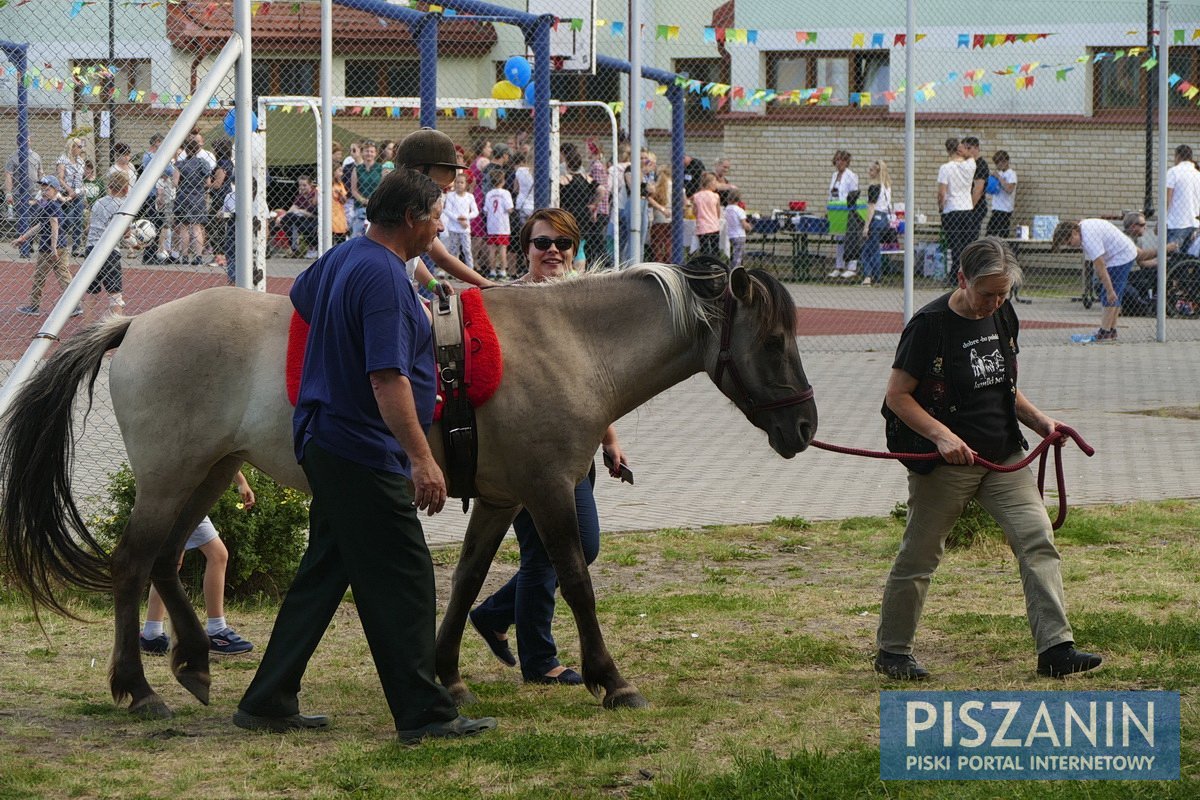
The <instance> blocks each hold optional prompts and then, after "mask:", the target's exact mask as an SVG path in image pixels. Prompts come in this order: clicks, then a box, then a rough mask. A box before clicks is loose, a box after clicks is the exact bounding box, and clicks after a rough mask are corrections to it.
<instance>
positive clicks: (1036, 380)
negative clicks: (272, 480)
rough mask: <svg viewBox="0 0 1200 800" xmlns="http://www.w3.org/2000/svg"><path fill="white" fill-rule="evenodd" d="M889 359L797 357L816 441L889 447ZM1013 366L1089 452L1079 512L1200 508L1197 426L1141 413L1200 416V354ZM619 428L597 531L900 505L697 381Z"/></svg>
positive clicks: (896, 477)
mask: <svg viewBox="0 0 1200 800" xmlns="http://www.w3.org/2000/svg"><path fill="white" fill-rule="evenodd" d="M802 346H803V342H802ZM891 356H892V353H891V352H890V351H878V352H860V353H826V352H822V353H813V354H810V355H807V356H805V358H804V363H805V369H806V371H807V373H808V376H809V380H810V381H812V383H813V385H814V387H815V389H816V399H817V406H818V409H819V413H820V423H819V430H818V432H817V438H818V439H820V440H822V441H826V442H830V443H834V444H841V445H846V446H850V447H859V448H871V449H882V448H883V447H884V438H883V419H882V417H881V416H880V415H879V408H880V404H881V401H882V398H883V388H884V385H885V383H886V381H887V375H888V371H889V368H890V366H891ZM1020 363H1021V376H1020V385H1021V387H1022V390H1023V391H1024V392H1025V394H1026V396H1028V397H1029V398H1030V400H1032V401H1033V402H1034V403H1035V404H1037V405H1038V406H1039V407H1040V408H1041V409H1042V410H1043V411H1045V412H1046V413H1048V414H1050V415H1051V416H1053V417H1055V418H1056V419H1059V420H1060V421H1062V422H1064V423H1066V424H1068V425H1071V426H1072V427H1073V428H1075V429H1076V430H1078V431H1079V432H1080V433H1081V434H1082V436H1083V437H1084V439H1086V440H1087V441H1088V442H1089V443H1090V444H1091V445H1092V446H1093V447H1095V448H1096V454H1095V456H1094V457H1092V458H1090V459H1089V458H1087V457H1085V456H1084V455H1083V453H1082V452H1080V451H1079V450H1078V449H1077V448H1075V447H1074V445H1070V446H1068V447H1067V448H1065V449H1064V456H1065V458H1064V465H1065V474H1066V481H1067V483H1066V485H1067V495H1068V499H1069V500H1070V503H1071V504H1072V505H1073V506H1074V505H1086V504H1095V503H1112V502H1126V501H1132V500H1159V499H1164V498H1171V497H1200V454H1198V453H1197V446H1198V445H1200V420H1188V419H1177V418H1169V417H1156V416H1146V415H1143V414H1139V413H1136V412H1139V411H1144V410H1147V409H1158V408H1163V407H1168V406H1191V407H1192V408H1193V409H1196V408H1197V407H1200V391H1198V390H1197V382H1198V380H1200V346H1197V345H1196V344H1194V343H1178V342H1176V343H1173V344H1166V345H1164V344H1157V343H1153V342H1141V343H1125V342H1122V343H1121V344H1117V345H1075V346H1054V347H1026V348H1025V350H1024V352H1023V353H1022V355H1021V359H1020ZM617 429H618V432H619V433H620V436H621V442H622V446H623V447H624V448H625V450H626V452H627V453H628V456H629V460H630V464H631V466H632V467H633V470H634V473H635V476H636V480H637V483H636V484H635V485H634V486H629V485H627V484H622V483H618V482H617V481H613V480H611V479H608V478H607V477H604V476H603V475H602V477H601V480H600V481H599V483H598V484H597V487H596V500H597V504H598V506H599V510H600V523H601V527H602V529H603V530H605V531H622V530H643V529H650V528H662V527H694V526H701V525H715V524H731V523H754V522H766V521H769V520H771V519H773V518H775V517H777V516H785V517H792V516H797V517H803V518H805V519H810V520H818V519H841V518H845V517H852V516H859V515H883V514H886V513H888V512H889V511H890V510H891V509H892V507H893V506H894V505H895V504H896V503H897V502H902V501H904V500H905V499H906V490H905V480H904V475H905V470H904V468H903V467H901V466H900V465H899V464H897V463H896V462H893V461H883V460H876V459H867V458H856V457H851V456H845V455H839V454H835V453H829V452H825V451H821V450H816V449H810V450H808V451H807V452H804V453H801V454H799V455H798V456H796V457H795V458H793V459H791V460H784V459H782V458H780V457H779V456H778V455H776V454H775V453H774V451H772V450H771V449H770V448H769V447H768V446H767V441H766V435H765V434H763V433H762V432H760V431H759V430H758V429H756V428H754V427H752V426H751V425H750V423H749V422H747V421H746V419H745V418H744V417H743V416H742V415H741V414H740V413H739V412H737V411H736V409H734V407H733V405H732V403H730V402H729V401H728V400H726V399H725V397H724V396H722V395H721V394H720V393H719V392H718V391H717V389H716V388H715V387H714V386H713V384H712V382H711V381H710V380H709V379H708V377H707V376H703V375H701V376H696V377H693V378H691V379H690V380H688V381H685V382H684V383H682V384H679V385H678V386H676V387H674V388H672V389H670V390H668V391H667V392H665V393H663V394H662V395H660V396H659V397H657V398H655V399H654V400H652V401H651V402H650V403H648V404H646V405H645V406H643V407H642V408H640V409H638V410H637V411H635V412H633V413H632V414H630V415H629V416H627V417H625V418H623V419H621V420H620V421H619V422H618V423H617ZM1053 504H1054V503H1053V502H1051V505H1053ZM447 508H448V509H449V510H447V511H444V512H443V513H442V514H440V515H438V516H437V517H434V518H432V519H429V520H428V521H427V522H426V532H427V535H428V537H429V539H430V541H431V542H437V543H446V542H453V541H458V540H460V539H461V537H462V533H463V531H464V530H465V526H466V518H465V517H464V516H463V515H462V514H461V513H460V511H459V509H460V506H458V505H455V506H453V508H452V509H451V507H450V506H447Z"/></svg>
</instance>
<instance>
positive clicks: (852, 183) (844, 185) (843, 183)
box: [829, 150, 858, 278]
mask: <svg viewBox="0 0 1200 800" xmlns="http://www.w3.org/2000/svg"><path fill="white" fill-rule="evenodd" d="M850 158H851V156H850V153H849V152H847V151H846V150H838V151H837V152H835V153H834V154H833V177H832V178H830V179H829V199H830V201H834V200H837V201H840V202H845V200H846V196H847V195H849V194H850V193H851V192H856V191H858V176H857V175H855V174H854V172H853V171H852V170H851V169H850ZM837 239H838V244H837V252H836V255H835V260H834V262H833V264H834V266H833V272H831V273H829V277H830V278H852V277H854V275H855V273H856V271H857V268H858V262H857V261H851V262H850V263H849V264H847V263H846V259H845V250H844V248H845V245H844V243H843V242H842V237H841V236H839V237H837Z"/></svg>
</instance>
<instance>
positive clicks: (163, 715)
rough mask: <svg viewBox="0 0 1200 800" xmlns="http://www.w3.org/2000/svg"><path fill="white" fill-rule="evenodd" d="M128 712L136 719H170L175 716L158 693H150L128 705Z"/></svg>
mask: <svg viewBox="0 0 1200 800" xmlns="http://www.w3.org/2000/svg"><path fill="white" fill-rule="evenodd" d="M129 713H130V714H131V715H132V716H135V717H137V718H138V719H170V718H171V717H173V716H175V715H174V714H172V713H171V709H170V708H169V707H168V706H167V704H166V703H164V702H163V701H162V698H160V697H159V696H158V695H151V696H150V697H147V698H144V699H142V700H139V701H137V702H136V703H133V704H132V705H130V706H129Z"/></svg>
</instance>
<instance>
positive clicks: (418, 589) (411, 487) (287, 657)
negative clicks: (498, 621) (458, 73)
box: [233, 169, 496, 743]
mask: <svg viewBox="0 0 1200 800" xmlns="http://www.w3.org/2000/svg"><path fill="white" fill-rule="evenodd" d="M441 214H442V192H441V189H440V188H439V187H438V186H437V185H436V184H434V182H433V181H432V180H430V179H429V178H428V177H426V176H425V175H422V174H420V173H418V172H414V171H411V170H407V169H397V170H395V171H393V172H391V173H389V174H388V175H387V176H386V177H385V178H384V179H383V181H382V182H381V183H380V185H379V187H378V188H377V189H376V190H375V191H374V192H373V193H372V194H371V197H370V200H369V201H368V203H367V219H368V220H369V221H370V223H371V225H370V229H369V230H368V231H367V234H366V236H364V237H359V238H355V239H351V240H349V241H347V242H344V243H343V244H340V245H338V246H337V247H335V248H333V249H332V250H330V251H328V252H327V253H325V255H324V256H322V257H321V258H320V259H318V260H317V261H316V263H314V264H313V265H312V266H311V267H309V268H308V269H307V270H305V271H304V272H302V273H301V274H300V276H299V277H298V278H297V279H296V282H295V284H294V285H293V287H292V291H291V298H292V304H293V305H294V306H295V307H296V311H297V312H298V313H299V314H300V316H301V317H303V318H304V320H305V321H306V322H307V323H309V325H310V330H309V334H308V343H307V346H306V348H305V354H304V373H303V376H302V377H301V380H300V395H299V399H298V400H297V403H296V410H295V413H294V415H293V433H294V441H295V446H296V458H297V460H299V462H300V465H301V466H302V467H303V469H304V474H305V475H306V476H307V478H308V482H309V486H310V487H311V488H312V496H313V499H312V506H311V508H310V510H309V540H308V550H307V551H306V552H305V554H304V558H303V559H302V560H301V562H300V568H299V570H298V571H297V572H296V577H295V579H294V581H293V582H292V586H291V588H290V589H289V590H288V593H287V597H286V598H285V599H284V602H283V605H282V607H281V608H280V609H279V616H278V617H277V618H276V620H275V628H274V631H273V632H272V634H271V641H270V643H269V644H268V645H267V650H266V652H265V653H264V654H263V660H262V663H261V665H260V666H259V668H258V673H257V674H256V675H255V676H254V680H253V681H252V682H251V683H250V687H249V688H248V689H247V690H246V694H245V696H244V697H243V698H242V701H241V703H239V705H238V711H237V713H236V714H234V717H233V721H234V724H236V725H238V726H239V727H242V728H249V729H267V730H275V731H286V730H291V729H297V728H324V727H327V726H328V724H329V720H328V718H327V717H324V716H307V715H303V714H301V713H300V712H299V699H298V697H297V695H298V693H299V691H300V680H301V678H302V677H303V675H304V670H305V668H306V666H307V665H308V660H309V658H311V656H312V654H313V651H314V650H315V649H316V647H317V644H318V643H319V642H320V640H321V637H322V636H323V635H324V633H325V629H326V628H327V627H328V625H329V621H330V619H332V617H333V614H334V612H335V611H336V610H337V608H338V605H339V604H340V603H341V600H342V597H343V596H344V595H345V592H346V589H347V587H349V588H350V589H352V590H353V591H354V600H355V605H356V607H357V609H358V613H359V617H360V619H361V620H362V626H363V632H364V633H365V634H366V637H367V642H368V644H369V645H370V648H371V655H372V657H373V658H374V660H375V668H376V671H377V672H378V673H379V679H380V682H381V683H382V684H383V691H384V695H385V696H386V698H387V702H388V706H389V708H390V709H391V712H392V717H393V718H394V720H395V723H396V730H397V733H398V736H399V739H400V741H401V742H403V743H412V742H416V741H419V740H421V739H424V738H431V737H446V736H469V735H472V734H476V733H481V732H483V731H485V730H489V729H491V728H494V727H495V726H496V721H495V720H494V719H492V718H490V717H485V718H482V719H468V718H467V717H464V716H461V715H459V713H458V710H457V709H456V708H455V705H454V701H453V700H452V699H451V697H450V695H449V693H448V692H447V691H446V690H445V688H443V687H442V686H441V685H440V684H438V683H437V682H436V680H435V678H434V611H435V609H434V585H433V562H432V560H431V558H430V556H429V548H428V546H427V545H426V544H425V536H424V532H423V531H422V530H421V522H420V519H419V517H418V515H417V512H418V511H420V510H423V509H424V510H428V512H429V513H430V514H435V513H437V512H438V511H441V510H442V506H443V505H444V504H445V502H446V482H445V479H444V477H443V475H442V471H441V468H440V467H439V466H438V464H437V462H436V461H435V460H434V458H433V454H432V452H431V451H430V449H429V444H428V442H427V441H426V439H425V433H426V430H427V429H428V428H429V425H430V424H431V422H432V420H433V404H434V392H435V388H434V370H435V365H434V359H433V345H432V334H431V331H430V327H429V318H428V316H427V315H426V313H425V310H424V308H422V306H421V304H420V301H419V300H418V298H417V296H416V293H415V291H414V290H413V287H412V284H411V282H410V281H409V280H408V276H407V273H406V271H405V267H404V262H405V261H407V260H408V259H411V258H415V257H417V256H419V255H420V254H421V253H423V252H425V251H426V250H428V249H429V246H430V244H431V243H432V242H433V241H434V239H436V237H437V235H438V232H439V231H440V230H441V227H442V226H441Z"/></svg>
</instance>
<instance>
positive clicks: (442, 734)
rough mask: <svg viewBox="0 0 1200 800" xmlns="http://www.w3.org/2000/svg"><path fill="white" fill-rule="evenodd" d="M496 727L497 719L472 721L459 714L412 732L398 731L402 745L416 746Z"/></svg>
mask: <svg viewBox="0 0 1200 800" xmlns="http://www.w3.org/2000/svg"><path fill="white" fill-rule="evenodd" d="M495 727H496V718H495V717H480V718H479V719H471V718H470V717H464V716H462V715H461V714H459V715H458V716H457V717H456V718H454V719H451V720H446V721H445V722H431V723H429V724H428V725H423V726H421V727H420V728H415V729H413V730H411V731H396V738H398V739H399V740H400V744H416V743H417V742H419V741H421V740H422V739H455V738H458V737H460V736H475V735H476V734H480V733H483V732H484V731H490V730H491V729H492V728H495Z"/></svg>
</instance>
